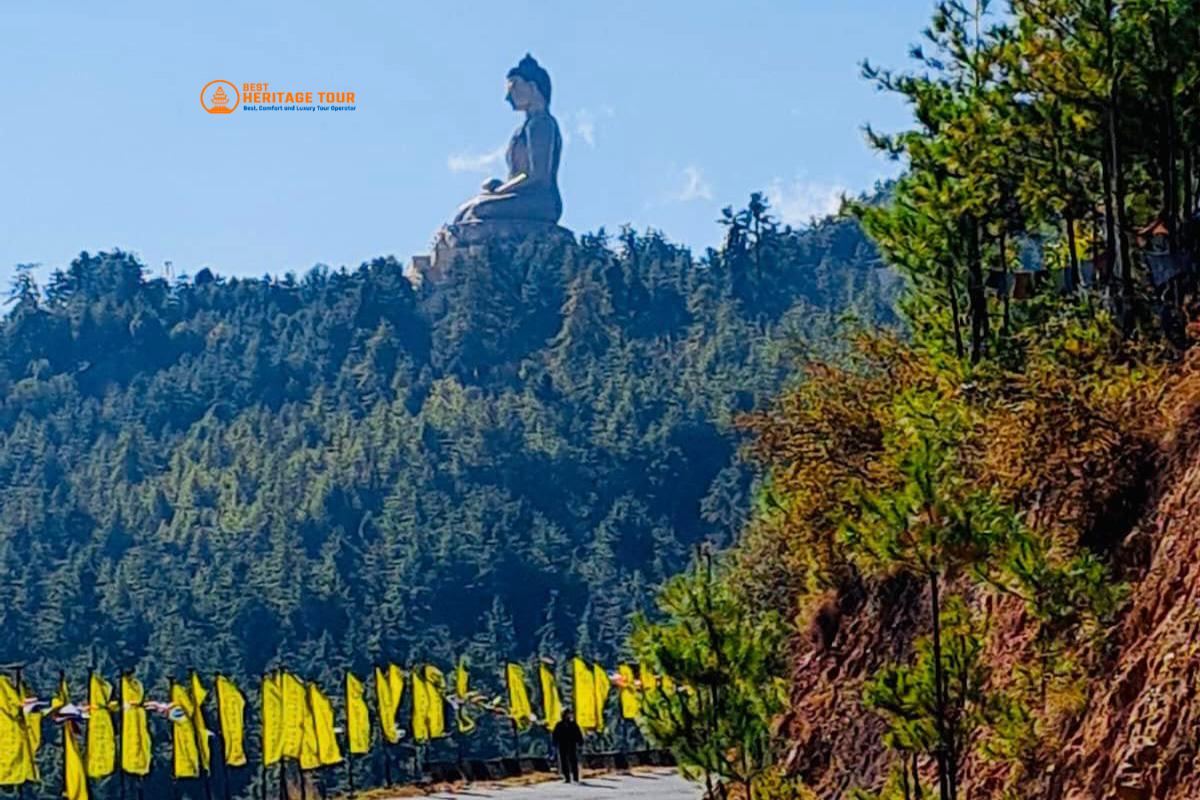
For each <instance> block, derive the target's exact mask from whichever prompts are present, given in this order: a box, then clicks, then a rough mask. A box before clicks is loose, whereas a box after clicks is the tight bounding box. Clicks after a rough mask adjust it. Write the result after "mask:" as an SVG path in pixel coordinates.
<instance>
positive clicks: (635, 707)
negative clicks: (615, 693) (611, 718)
mask: <svg viewBox="0 0 1200 800" xmlns="http://www.w3.org/2000/svg"><path fill="white" fill-rule="evenodd" d="M617 671H618V672H619V673H620V674H621V716H622V717H624V718H625V719H637V718H638V716H639V715H640V714H641V701H640V700H639V698H638V693H637V679H636V678H634V676H633V667H632V666H630V665H629V664H622V665H621V666H619V667H617Z"/></svg>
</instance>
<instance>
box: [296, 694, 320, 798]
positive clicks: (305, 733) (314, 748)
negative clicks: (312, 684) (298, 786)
mask: <svg viewBox="0 0 1200 800" xmlns="http://www.w3.org/2000/svg"><path fill="white" fill-rule="evenodd" d="M300 732H301V734H300V769H302V770H310V769H316V768H317V767H319V766H321V750H320V745H319V743H318V742H317V721H316V719H315V718H314V717H313V713H312V706H311V705H309V703H308V687H305V689H304V719H303V720H302V721H301V723H300ZM301 780H303V778H301Z"/></svg>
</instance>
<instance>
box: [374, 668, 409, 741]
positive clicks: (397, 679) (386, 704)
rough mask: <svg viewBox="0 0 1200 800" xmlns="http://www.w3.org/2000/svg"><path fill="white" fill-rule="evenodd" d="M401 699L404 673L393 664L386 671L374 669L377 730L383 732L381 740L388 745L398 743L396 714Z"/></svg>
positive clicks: (398, 732)
mask: <svg viewBox="0 0 1200 800" xmlns="http://www.w3.org/2000/svg"><path fill="white" fill-rule="evenodd" d="M403 697H404V672H403V671H402V670H401V669H400V668H399V667H397V666H396V665H395V664H390V665H388V668H387V670H386V671H385V670H382V669H380V668H379V667H376V668H375V701H376V710H377V711H378V712H379V728H380V730H382V731H383V738H384V739H385V740H386V741H387V742H388V743H390V744H395V743H396V742H398V741H400V731H399V729H398V728H397V727H396V712H398V711H399V710H400V701H401V700H402V699H403Z"/></svg>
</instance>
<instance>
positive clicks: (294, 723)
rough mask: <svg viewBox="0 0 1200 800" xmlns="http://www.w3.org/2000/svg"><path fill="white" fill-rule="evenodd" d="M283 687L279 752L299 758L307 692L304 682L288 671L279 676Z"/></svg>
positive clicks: (306, 708) (302, 738)
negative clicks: (281, 737) (281, 729)
mask: <svg viewBox="0 0 1200 800" xmlns="http://www.w3.org/2000/svg"><path fill="white" fill-rule="evenodd" d="M280 682H281V684H282V687H283V739H282V740H281V741H282V746H281V747H280V753H281V754H282V755H283V756H285V757H286V758H296V759H298V758H300V750H301V747H302V746H303V744H304V719H305V717H307V716H308V692H306V691H305V689H304V683H303V682H302V681H301V680H300V679H299V678H297V677H296V676H295V675H293V674H292V673H290V672H284V673H283V675H282V677H281V678H280Z"/></svg>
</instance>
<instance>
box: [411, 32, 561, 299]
mask: <svg viewBox="0 0 1200 800" xmlns="http://www.w3.org/2000/svg"><path fill="white" fill-rule="evenodd" d="M505 89H506V94H505V99H506V100H507V101H508V104H509V105H510V106H512V108H513V110H514V111H519V112H523V113H524V114H525V119H524V121H523V122H522V123H521V126H520V127H519V128H517V130H516V131H515V132H514V133H513V135H512V138H510V139H509V141H508V148H507V149H506V150H505V162H506V164H507V166H508V174H507V175H506V176H505V177H503V178H492V179H491V180H488V181H487V182H485V183H484V184H483V186H482V190H481V191H480V193H479V194H477V195H476V196H475V197H472V198H471V199H470V200H468V201H467V202H465V203H463V204H462V205H461V206H459V208H458V212H457V213H456V214H455V215H454V219H453V221H451V222H450V223H449V224H447V225H445V226H444V227H443V228H442V229H441V230H440V231H439V232H438V234H437V237H436V240H435V242H434V247H433V253H432V254H430V255H427V256H416V257H415V258H414V259H413V262H412V265H411V267H410V277H413V276H415V277H417V278H418V279H420V280H424V279H426V278H432V279H434V280H439V279H441V278H442V277H444V275H445V273H446V270H447V269H448V268H449V266H450V263H451V261H452V260H453V258H454V257H455V255H456V254H461V253H464V252H467V253H474V252H477V251H479V250H480V249H482V248H485V247H486V246H488V245H492V244H498V243H501V244H502V243H513V242H517V241H523V240H525V239H527V238H529V237H531V236H532V237H539V238H541V239H546V240H556V241H558V240H567V239H569V240H574V237H573V236H572V234H571V232H570V231H568V230H566V229H565V228H561V227H559V226H558V224H557V223H558V220H559V218H560V217H561V216H562V208H563V206H562V196H561V195H560V194H559V192H558V163H559V159H560V158H561V157H562V134H561V133H560V131H559V129H558V122H557V121H556V120H555V119H554V117H553V116H552V115H551V114H550V74H549V73H548V72H546V70H545V69H543V68H542V66H541V65H540V64H538V62H537V60H536V59H534V57H533V56H531V55H528V54H526V56H525V57H524V58H522V59H521V61H520V63H519V64H517V66H515V67H513V68H512V69H510V70H509V71H508V75H507V76H506V83H505Z"/></svg>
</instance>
